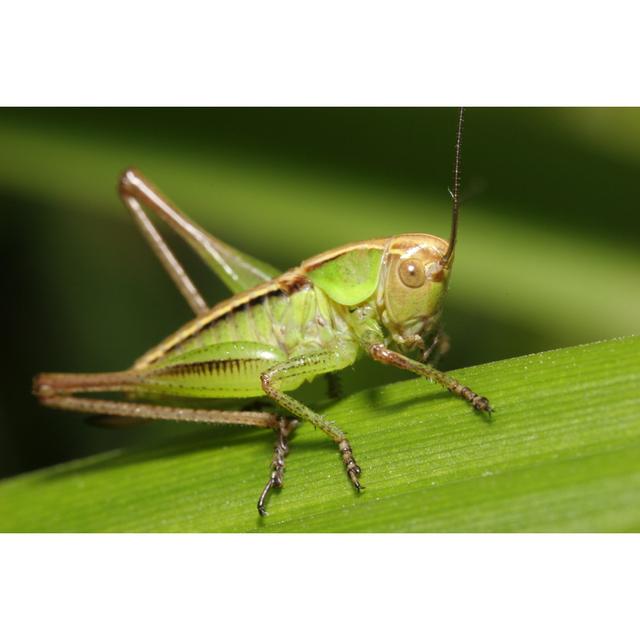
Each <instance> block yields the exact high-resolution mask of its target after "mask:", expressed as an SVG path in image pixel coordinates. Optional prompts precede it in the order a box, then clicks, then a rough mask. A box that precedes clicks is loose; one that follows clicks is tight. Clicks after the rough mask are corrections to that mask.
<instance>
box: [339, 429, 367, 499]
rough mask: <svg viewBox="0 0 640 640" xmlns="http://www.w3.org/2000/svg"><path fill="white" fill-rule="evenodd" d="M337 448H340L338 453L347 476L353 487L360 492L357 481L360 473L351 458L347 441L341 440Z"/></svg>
mask: <svg viewBox="0 0 640 640" xmlns="http://www.w3.org/2000/svg"><path fill="white" fill-rule="evenodd" d="M338 447H339V448H340V453H341V454H342V461H343V462H344V466H345V467H346V469H347V475H348V476H349V479H350V480H351V482H352V484H353V486H354V487H355V488H356V489H357V490H358V491H362V488H363V487H362V485H361V484H360V481H359V480H358V476H359V475H360V474H361V473H362V470H361V469H360V467H359V466H358V465H357V464H356V461H355V459H354V458H353V451H352V450H351V445H350V444H349V442H348V440H341V441H340V442H339V443H338Z"/></svg>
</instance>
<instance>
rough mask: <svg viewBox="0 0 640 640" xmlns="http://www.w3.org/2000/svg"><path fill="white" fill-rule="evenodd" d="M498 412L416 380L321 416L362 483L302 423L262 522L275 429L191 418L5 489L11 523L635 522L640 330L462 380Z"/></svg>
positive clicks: (239, 527) (510, 527)
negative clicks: (157, 438)
mask: <svg viewBox="0 0 640 640" xmlns="http://www.w3.org/2000/svg"><path fill="white" fill-rule="evenodd" d="M456 375H458V377H459V378H460V380H462V381H464V383H465V384H468V385H469V386H470V387H472V388H473V389H476V390H477V391H478V392H479V393H482V394H486V395H487V396H488V397H489V398H490V399H491V401H492V403H493V404H494V406H495V408H496V411H495V414H494V417H493V418H492V419H491V420H488V419H485V418H483V417H482V416H481V415H478V414H476V413H474V412H473V411H472V410H471V409H470V408H469V407H468V406H467V405H466V404H465V403H463V402H461V401H460V400H458V399H456V398H453V397H451V396H450V395H449V394H448V393H446V392H443V391H442V390H441V389H440V388H438V387H436V386H435V385H432V384H429V383H428V382H425V381H424V380H418V379H415V380H409V381H406V382H400V383H396V384H391V385H388V386H386V387H380V388H375V389H370V390H366V391H363V392H361V393H358V394H355V395H353V396H351V397H349V398H346V399H344V400H342V401H340V402H338V403H336V404H334V405H333V406H331V407H328V408H327V409H326V415H328V416H329V417H330V418H331V419H333V420H335V421H336V422H337V423H338V424H340V425H342V426H344V428H345V429H346V430H347V431H348V433H349V435H350V438H351V442H352V445H353V448H354V452H355V454H356V458H357V460H358V462H359V464H360V465H361V466H362V467H363V470H364V472H363V476H362V480H363V483H364V485H365V486H366V490H365V491H364V492H363V493H362V494H361V495H357V494H355V493H354V491H353V489H352V488H351V486H350V485H349V482H348V480H347V478H346V475H345V473H344V470H343V468H342V463H341V461H340V459H339V455H338V452H337V449H336V447H335V445H334V444H333V443H332V442H330V441H329V440H328V439H327V438H326V437H325V436H324V435H323V434H322V433H321V432H319V431H314V430H313V429H311V428H310V427H309V425H308V424H303V425H302V426H301V428H300V429H299V430H298V432H297V433H296V435H295V437H294V438H293V440H292V443H291V444H292V446H291V452H290V454H289V456H288V459H287V470H286V474H285V480H286V486H285V488H284V489H283V490H282V491H281V492H276V493H275V494H274V495H273V496H272V497H271V499H270V501H269V504H268V508H269V511H270V514H271V515H269V516H268V517H267V518H264V519H261V518H260V517H259V516H258V515H257V511H256V507H255V503H256V499H257V497H258V494H259V492H260V490H261V488H262V486H263V484H264V482H265V481H266V479H267V477H268V473H269V461H270V458H271V450H272V446H273V436H272V434H271V433H268V434H267V433H264V432H261V431H258V430H252V429H250V428H245V427H232V426H220V427H204V428H202V427H200V428H197V429H194V428H191V429H190V430H189V431H187V432H185V433H182V432H179V433H178V435H177V436H176V437H174V438H173V439H171V440H169V441H166V442H164V443H162V444H160V445H157V446H153V447H144V448H143V447H138V448H136V447H132V448H131V449H128V450H122V451H120V450H118V451H113V452H111V453H108V454H103V455H99V456H95V457H91V458H87V459H85V460H79V461H76V462H72V463H69V464H64V465H60V466H58V467H54V468H51V469H45V470H43V471H38V472H34V473H31V474H27V475H23V476H21V477H18V478H14V479H10V480H7V481H4V482H3V483H0V528H1V529H2V530H4V531H265V532H269V531H289V532H296V531H637V530H639V529H640V500H639V499H638V497H639V496H640V337H629V338H621V339H616V340H611V341H606V342H599V343H594V344H590V345H586V346H579V347H572V348H568V349H562V350H558V351H549V352H545V353H541V354H536V355H531V356H526V357H521V358H514V359H512V360H505V361H501V362H495V363H491V364H487V365H482V366H478V367H472V368H469V369H465V370H460V371H458V372H457V373H456Z"/></svg>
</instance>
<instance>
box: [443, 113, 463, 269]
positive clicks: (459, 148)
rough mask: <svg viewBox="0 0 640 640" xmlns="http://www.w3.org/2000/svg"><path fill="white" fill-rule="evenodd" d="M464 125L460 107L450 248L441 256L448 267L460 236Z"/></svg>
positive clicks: (452, 194)
mask: <svg viewBox="0 0 640 640" xmlns="http://www.w3.org/2000/svg"><path fill="white" fill-rule="evenodd" d="M463 125H464V107H460V115H459V116H458V135H457V136H456V159H455V163H454V165H453V191H452V192H451V191H450V193H451V197H452V198H453V210H452V215H451V236H450V237H449V248H448V249H447V252H446V253H445V254H444V255H443V256H442V258H440V264H441V265H442V266H443V267H446V266H447V264H448V263H449V261H450V260H451V257H452V256H453V251H454V249H455V248H456V238H457V237H458V216H459V214H460V156H461V153H462V127H463Z"/></svg>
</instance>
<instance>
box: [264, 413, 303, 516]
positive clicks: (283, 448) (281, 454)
mask: <svg viewBox="0 0 640 640" xmlns="http://www.w3.org/2000/svg"><path fill="white" fill-rule="evenodd" d="M298 424H299V423H298V421H297V420H295V419H290V418H280V421H279V426H278V429H277V432H278V438H277V440H276V444H275V447H274V448H273V459H272V460H271V468H272V471H271V476H270V477H269V480H267V484H266V485H265V486H264V489H263V490H262V493H261V494H260V498H259V499H258V513H259V514H260V515H261V516H266V515H268V513H267V510H266V509H265V506H264V505H265V502H266V500H267V496H268V495H269V493H270V492H271V490H272V489H274V488H275V489H281V488H282V484H283V480H284V465H285V457H286V456H287V454H288V453H289V436H290V435H291V432H292V431H293V430H294V429H295V428H296V427H297V426H298Z"/></svg>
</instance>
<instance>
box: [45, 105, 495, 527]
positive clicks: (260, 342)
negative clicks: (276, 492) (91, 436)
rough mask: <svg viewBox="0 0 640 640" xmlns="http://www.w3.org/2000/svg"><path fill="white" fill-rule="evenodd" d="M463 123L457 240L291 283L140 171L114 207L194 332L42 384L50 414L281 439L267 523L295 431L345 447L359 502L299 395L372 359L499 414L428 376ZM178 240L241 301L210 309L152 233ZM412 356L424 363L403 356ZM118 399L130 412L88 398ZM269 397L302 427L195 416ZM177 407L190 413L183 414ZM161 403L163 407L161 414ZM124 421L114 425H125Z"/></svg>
mask: <svg viewBox="0 0 640 640" xmlns="http://www.w3.org/2000/svg"><path fill="white" fill-rule="evenodd" d="M463 117H464V111H463V110H462V109H461V110H460V114H459V118H458V128H457V136H456V145H455V162H454V171H453V189H452V191H451V196H452V200H453V207H452V221H451V232H450V237H449V240H448V241H446V240H444V239H442V238H439V237H436V236H433V235H428V234H424V233H409V234H402V235H397V236H393V237H390V238H378V239H374V240H368V241H364V242H355V243H352V244H348V245H346V246H343V247H340V248H338V249H333V250H331V251H326V252H325V253H321V254H320V255H318V256H315V257H313V258H310V259H309V260H306V261H304V262H303V263H302V264H301V265H300V266H298V267H295V268H293V269H291V270H289V271H287V272H285V273H283V274H279V273H278V272H277V271H276V270H275V269H274V268H273V267H271V266H269V265H267V264H265V263H263V262H261V261H259V260H257V259H255V258H252V257H250V256H248V255H246V254H244V253H242V252H241V251H238V250H237V249H234V248H233V247H231V246H229V245H227V244H226V243H224V242H222V241H220V240H218V239H217V238H215V237H214V236H212V235H211V234H210V233H208V232H206V231H205V230H204V229H202V228H201V227H200V226H198V225H197V224H196V223H194V222H192V221H191V220H190V219H189V218H188V217H187V216H186V215H185V214H184V213H182V212H181V211H180V210H179V209H178V208H177V207H176V206H175V205H173V204H172V203H171V202H170V201H168V200H167V199H166V198H165V197H164V196H162V195H161V194H160V192H159V191H158V190H157V189H156V188H155V187H154V186H153V185H152V184H151V183H150V182H149V181H148V180H147V179H146V178H144V177H143V175H142V174H141V173H140V172H139V171H137V170H136V169H128V170H126V171H125V172H124V173H123V175H122V177H121V179H120V183H119V193H120V196H121V198H122V200H123V202H124V204H125V205H126V207H127V209H128V210H129V211H130V212H131V214H132V215H133V218H134V220H135V221H136V223H137V224H138V226H139V228H140V230H141V232H142V234H143V235H144V237H145V238H146V239H147V241H148V242H149V244H150V245H151V247H152V248H153V250H154V252H155V253H156V255H157V257H158V258H159V260H160V262H161V263H162V265H163V267H164V268H165V269H166V271H167V272H168V273H169V275H170V276H171V278H172V279H173V281H174V283H175V284H176V286H177V287H178V289H179V290H180V292H181V293H182V295H183V296H184V297H185V299H186V300H187V302H188V303H189V305H190V306H191V308H192V310H193V312H194V314H195V318H194V319H193V320H192V321H190V322H188V323H187V324H186V325H184V326H183V327H181V328H180V329H178V331H176V332H175V333H173V334H172V335H170V336H169V337H168V338H166V339H165V340H163V341H162V342H161V343H160V344H159V345H157V346H156V347H154V348H153V349H151V350H150V351H148V352H147V353H145V354H144V355H143V356H142V357H140V358H139V359H138V360H137V361H136V362H135V363H134V364H133V366H131V367H130V368H129V369H127V370H125V371H120V372H115V373H88V374H65V373H42V374H40V375H38V376H36V378H35V379H34V393H35V394H36V396H37V397H38V399H39V401H40V402H41V403H42V404H44V405H46V406H49V407H54V408H57V409H66V410H71V411H80V412H85V413H90V414H97V415H101V416H116V417H121V418H138V419H157V420H177V421H191V422H207V423H220V424H242V425H252V426H255V427H261V428H266V429H272V430H273V431H275V433H276V445H275V448H274V454H273V460H272V464H271V474H270V477H269V479H268V481H267V483H266V485H265V487H264V489H263V491H262V493H261V494H260V498H259V500H258V511H259V513H260V514H261V515H265V514H266V507H265V504H266V499H267V496H268V494H269V493H270V492H271V490H272V489H274V488H280V487H282V484H283V476H284V467H285V457H286V455H287V453H288V440H289V436H290V435H291V433H292V431H293V430H294V429H295V428H296V427H297V426H298V424H299V420H300V419H302V420H305V421H308V422H310V423H311V424H313V425H314V426H315V427H317V428H319V429H321V430H322V431H323V432H324V433H325V434H326V435H327V436H329V437H330V438H331V439H332V440H333V441H334V442H335V443H336V444H337V446H338V450H339V453H340V456H341V458H342V461H343V463H344V466H345V469H346V472H347V475H348V477H349V479H350V480H351V482H352V484H353V486H354V487H355V488H356V489H357V490H358V491H359V490H361V485H360V480H359V477H360V475H361V470H360V467H359V466H358V464H357V463H356V461H355V458H354V455H353V451H352V448H351V445H350V444H349V441H348V439H347V437H346V435H345V433H344V432H343V431H342V429H341V428H339V427H338V425H336V424H334V423H333V422H331V421H330V420H328V419H327V418H325V417H324V416H322V415H320V414H319V413H316V412H315V411H313V410H312V409H311V408H310V407H308V406H306V405H305V404H303V403H302V402H300V401H299V400H297V399H296V398H294V397H293V396H292V395H290V394H289V392H290V391H292V390H294V389H296V388H298V387H299V386H300V385H302V384H303V383H305V382H307V381H310V380H312V379H313V378H315V377H316V376H319V375H321V374H333V373H334V372H336V371H339V370H341V369H344V368H345V367H347V366H349V365H352V364H353V363H354V362H355V361H356V359H357V358H358V357H361V356H368V357H370V358H373V359H374V360H377V361H378V362H380V363H383V364H387V365H391V366H394V367H398V368H400V369H405V370H407V371H410V372H412V373H414V374H416V375H418V376H422V377H424V378H427V379H429V380H432V381H434V382H436V383H438V384H440V385H442V386H443V387H445V388H446V389H448V390H449V391H450V392H452V393H453V394H454V395H457V396H459V397H461V398H463V399H464V400H466V401H467V402H468V403H469V404H470V405H471V406H472V407H473V408H474V409H476V410H478V411H481V412H485V413H491V411H492V408H491V406H490V404H489V401H488V400H487V398H485V397H483V396H480V395H478V394H476V393H475V392H474V391H472V390H471V389H470V388H469V387H466V386H464V385H463V384H462V383H460V382H458V381H457V380H456V379H454V378H453V377H451V376H449V375H448V374H446V373H444V372H442V371H439V370H438V369H436V368H435V367H434V366H433V365H431V364H428V360H430V359H432V358H433V357H434V356H435V355H436V354H437V352H438V351H439V350H441V349H442V343H443V341H444V334H443V333H442V331H441V329H440V317H441V311H442V303H443V299H444V294H445V292H446V289H447V284H448V281H449V276H450V273H451V267H452V263H453V258H454V252H455V246H456V238H457V229H458V217H459V210H460V155H461V144H462V127H463ZM147 210H149V211H152V212H154V213H155V214H156V215H157V216H158V217H159V218H160V219H162V220H164V221H165V222H166V223H168V225H169V226H170V227H171V228H172V229H173V230H174V231H176V232H177V233H178V234H179V235H180V236H181V237H182V238H183V239H184V240H186V241H187V243H189V244H190V245H191V247H192V248H193V249H194V250H195V252H196V253H198V254H199V255H200V257H201V258H202V259H203V260H204V261H205V262H206V263H207V264H208V265H209V266H210V267H211V269H212V270H213V271H214V273H216V274H217V275H218V276H219V277H220V278H221V279H222V281H223V282H224V283H225V284H226V285H227V286H228V288H229V289H230V290H231V292H232V293H233V294H234V295H233V296H232V297H231V298H229V299H228V300H225V301H223V302H221V303H219V304H217V305H215V306H213V307H211V308H210V307H209V306H208V305H207V304H206V302H205V301H204V299H203V297H202V296H201V294H200V292H199V291H198V289H197V288H196V286H195V284H194V283H193V282H192V280H191V278H190V277H189V275H188V274H187V272H186V271H185V269H184V268H183V267H182V265H181V263H180V262H179V261H178V259H177V258H176V256H175V255H174V253H173V252H172V250H171V249H170V248H169V246H168V245H167V244H166V242H165V240H164V239H163V237H162V236H161V234H160V233H159V232H158V230H157V228H156V226H155V225H154V224H153V222H152V221H151V219H150V217H149V215H148V214H147ZM412 352H416V354H417V358H416V359H414V358H411V357H409V355H408V354H411V353H412ZM96 392H121V393H123V394H125V396H124V399H122V400H112V399H103V398H99V397H87V395H86V394H91V393H96ZM260 396H266V397H267V398H269V399H271V400H272V401H273V402H274V403H275V404H276V405H279V407H281V408H282V409H284V410H286V411H287V412H288V413H289V414H292V416H293V417H289V416H284V415H279V414H277V413H272V412H265V411H254V410H244V411H240V410H238V411H235V410H234V411H230V410H218V409H211V408H194V407H190V406H188V405H189V402H188V400H186V399H188V398H208V399H221V398H252V397H260ZM180 398H182V399H183V401H182V404H183V405H184V406H175V403H176V399H180ZM163 400H164V402H163ZM116 419H117V418H116Z"/></svg>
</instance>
